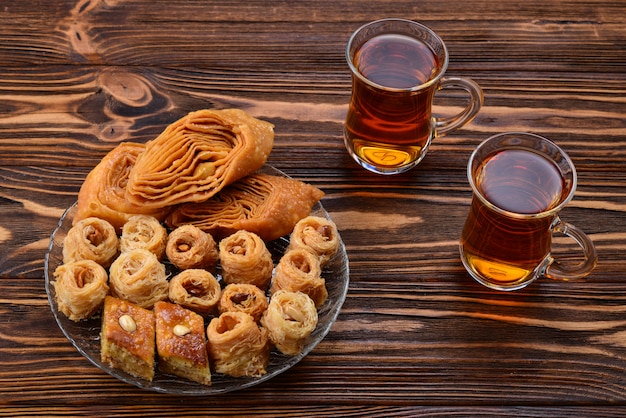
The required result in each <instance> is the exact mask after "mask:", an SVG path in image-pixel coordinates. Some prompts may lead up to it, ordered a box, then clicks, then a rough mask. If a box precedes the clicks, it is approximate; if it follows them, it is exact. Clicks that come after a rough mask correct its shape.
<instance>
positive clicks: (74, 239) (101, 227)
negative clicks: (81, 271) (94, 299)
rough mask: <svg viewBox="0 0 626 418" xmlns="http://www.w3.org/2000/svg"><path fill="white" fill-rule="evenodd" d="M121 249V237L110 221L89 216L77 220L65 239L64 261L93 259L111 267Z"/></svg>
mask: <svg viewBox="0 0 626 418" xmlns="http://www.w3.org/2000/svg"><path fill="white" fill-rule="evenodd" d="M118 250H119V239H118V238H117V233H116V232H115V228H113V225H111V224H110V223H109V222H107V221H105V220H103V219H99V218H94V217H89V218H86V219H83V220H81V221H80V222H77V223H76V224H75V225H74V226H72V227H71V228H70V230H69V231H68V232H67V235H66V236H65V238H64V239H63V262H64V263H69V262H71V261H79V260H93V261H95V262H96V263H98V264H100V265H101V266H103V267H109V265H110V264H111V262H112V261H113V259H114V258H115V256H116V255H117V253H118Z"/></svg>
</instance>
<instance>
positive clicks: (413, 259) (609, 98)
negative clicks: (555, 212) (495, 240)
mask: <svg viewBox="0 0 626 418" xmlns="http://www.w3.org/2000/svg"><path fill="white" fill-rule="evenodd" d="M382 17H403V18H408V19H413V20H417V21H421V22H423V23H425V24H427V25H428V26H430V27H431V28H433V29H434V30H435V31H437V32H438V33H439V34H440V35H441V36H442V38H443V39H444V40H445V42H446V44H447V46H448V49H449V53H450V66H449V69H448V73H447V74H448V75H459V76H469V77H472V78H473V79H475V80H476V81H477V82H479V83H480V84H481V85H482V87H483V88H484V92H485V105H484V108H483V109H482V110H481V112H480V113H479V116H478V117H477V118H476V119H475V120H474V121H473V122H472V123H471V124H470V125H468V126H467V127H465V128H464V129H462V130H460V131H458V132H456V133H454V134H451V135H449V136H447V137H444V138H441V139H437V140H436V142H435V143H434V145H433V146H432V148H431V150H430V152H429V154H428V156H427V157H426V159H425V160H424V161H423V162H422V163H421V164H420V165H419V166H418V167H417V168H416V169H414V170H412V171H410V172H409V173H406V174H403V175H398V176H393V177H388V176H378V175H374V174H371V173H369V172H366V171H365V170H363V169H361V168H360V167H358V166H357V165H356V163H354V162H353V161H352V160H351V159H350V157H349V156H348V154H347V152H346V151H345V149H344V145H343V140H342V124H343V118H344V116H345V112H346V109H347V102H348V99H349V95H350V74H349V71H348V68H347V65H346V63H345V58H344V48H345V45H346V42H347V40H348V37H349V36H350V34H351V33H352V32H353V31H354V30H355V29H356V28H358V27H359V26H360V25H361V24H363V23H365V22H368V21H371V20H375V19H378V18H382ZM625 51H626V2H623V1H608V2H607V1H591V0H587V1H583V0H573V1H557V0H548V1H543V0H531V1H523V2H520V1H515V2H514V1H507V0H505V1H501V2H492V1H479V0H468V1H464V2H458V1H456V0H438V1H407V0H397V1H393V2H382V1H380V2H376V1H369V2H366V1H362V2H359V1H342V0H332V1H328V0H321V1H319V0H318V1H293V2H291V1H290V2H287V1H262V0H259V1H230V2H226V1H210V0H206V1H205V0H202V1H183V0H178V1H176V0H175V1H156V2H154V1H145V0H131V1H123V0H91V1H89V0H82V1H78V2H72V1H61V0H56V1H26V0H19V1H18V0H4V1H3V2H2V4H0V219H1V220H2V221H1V223H0V242H1V245H2V252H1V253H0V275H1V277H0V353H1V359H0V364H1V367H0V402H1V405H2V406H1V409H0V411H1V414H2V415H3V416H25V415H30V414H33V415H34V414H37V413H39V414H46V415H50V416H55V415H56V416H68V415H73V416H76V415H81V414H84V415H105V414H106V415H108V416H111V415H115V414H119V415H124V416H152V417H157V416H159V417H164V416H192V415H195V414H196V413H197V414H231V415H246V414H249V415H256V416H262V415H265V416H274V415H279V414H285V415H287V414H290V416H314V415H318V416H330V415H339V416H355V415H380V416H392V415H405V414H406V415H413V416H416V415H429V414H433V415H434V414H441V415H446V416H449V415H463V416H467V415H472V414H480V415H509V414H510V415H513V414H515V415H524V416H590V415H595V416H619V415H622V414H623V413H624V412H625V411H624V409H623V407H624V406H625V405H626V262H625V261H624V254H625V250H626V233H625V232H624V231H626V213H625V212H626V152H625V151H624V148H625V147H626V99H625V97H626V52H625ZM458 99H459V97H457V96H456V95H455V94H454V93H453V92H448V93H446V94H441V95H440V96H438V99H437V109H436V110H437V112H439V113H440V114H446V112H449V113H451V112H454V111H455V110H457V109H458V108H459V106H460V105H461V104H462V103H460V102H459V100H458ZM224 107H237V108H241V109H244V110H246V111H248V112H249V113H250V114H252V115H254V116H256V117H258V118H262V119H265V120H268V121H271V122H272V123H274V124H275V125H276V128H275V130H276V141H275V146H274V149H273V152H272V154H271V156H270V158H269V161H268V163H269V164H271V165H273V166H274V167H276V168H278V169H280V170H282V171H284V172H285V173H287V174H289V175H291V176H293V177H295V178H297V179H300V180H303V181H306V182H310V183H312V184H314V185H316V186H318V187H320V188H321V189H323V190H324V191H325V192H326V196H325V197H324V199H323V200H322V203H323V205H324V207H325V208H326V209H327V210H328V212H329V213H330V215H331V216H332V218H333V219H334V220H335V221H336V223H337V225H338V227H339V230H340V232H341V235H342V237H343V240H344V242H345V244H346V248H347V252H348V255H349V258H350V286H349V292H348V296H347V299H346V301H345V304H344V306H343V309H342V311H341V313H340V315H339V317H338V319H337V321H336V323H335V325H334V326H333V328H332V329H331V331H330V333H329V334H328V335H327V337H326V338H325V339H324V340H323V341H322V342H321V343H320V344H319V345H318V346H317V347H316V349H315V350H314V351H313V352H312V353H311V354H310V355H308V356H307V357H306V358H305V359H303V360H302V361H301V362H300V363H299V364H298V365H296V366H295V367H293V368H292V369H291V370H289V371H287V372H285V373H283V374H281V375H279V376H278V377H276V378H274V379H271V380H270V381H268V382H265V383H263V384H260V385H258V386H255V387H252V388H250V389H245V390H241V391H238V392H233V393H229V394H225V395H221V396H212V397H182V396H174V395H163V394H157V393H153V392H150V391H145V390H142V389H139V388H136V387H134V386H130V385H127V384H125V383H122V382H121V381H119V380H117V379H115V378H113V377H111V376H109V375H108V374H106V373H105V372H103V371H101V370H100V369H98V368H96V367H94V366H93V365H91V363H89V362H88V361H87V360H86V359H85V358H83V357H82V356H81V355H80V354H79V353H78V352H77V351H76V350H75V349H74V347H73V346H72V345H71V344H70V342H68V340H67V339H66V338H65V337H64V336H63V334H62V332H61V331H60V329H59V328H58V326H57V324H56V322H55V320H54V317H53V315H52V313H51V310H50V307H49V304H48V300H47V297H46V292H45V288H44V254H45V252H46V248H47V246H48V242H49V235H50V233H51V232H52V230H53V228H54V227H55V225H56V224H57V222H58V219H59V217H60V216H61V214H62V213H63V211H64V209H65V208H67V207H68V206H69V205H71V204H72V203H73V202H74V201H75V200H76V195H77V192H78V189H79V187H80V185H81V183H82V181H83V179H84V178H85V176H86V174H87V173H88V172H89V171H90V170H91V168H93V167H94V166H95V165H96V164H97V163H98V161H99V160H100V159H101V158H102V156H103V155H104V154H105V153H106V152H107V151H109V150H110V149H112V148H113V147H114V146H115V145H116V144H118V143H119V142H121V141H138V142H145V141H147V140H149V139H151V138H154V137H155V136H156V135H157V134H158V133H160V132H161V131H162V130H163V129H164V127H165V126H166V125H167V124H169V123H171V122H173V121H174V120H176V119H178V118H179V117H181V116H182V115H184V114H186V113H187V112H189V111H192V110H197V109H201V108H224ZM504 131H529V132H534V133H537V134H541V135H544V136H546V137H548V138H550V139H552V140H553V141H554V142H556V143H557V144H558V145H560V146H561V147H562V148H564V149H565V150H566V151H567V152H568V153H569V155H570V156H571V157H572V159H573V161H574V163H575V164H576V167H577V169H578V172H579V185H578V191H577V193H576V196H575V198H574V200H573V201H572V202H571V204H569V206H568V207H567V208H566V209H565V211H564V212H563V217H564V218H565V219H567V220H568V221H570V222H572V223H574V224H576V225H578V226H580V227H581V228H583V229H584V230H585V231H586V232H587V233H588V234H589V235H590V236H591V238H592V239H593V240H594V242H595V243H596V246H597V248H598V252H599V256H600V261H599V264H598V267H597V269H596V270H595V271H594V272H593V273H592V274H591V275H590V276H589V277H588V279H587V280H584V281H576V282H571V283H563V282H553V281H549V280H545V279H544V280H540V281H538V282H535V283H534V284H533V285H531V286H529V287H528V288H526V289H524V290H521V291H517V292H514V293H499V292H495V291H490V290H487V289H486V288H483V287H481V286H480V285H478V284H477V283H475V282H474V281H473V280H471V279H470V278H469V276H468V275H467V274H466V273H465V271H464V269H463V267H462V265H461V262H460V260H459V255H458V248H457V245H458V237H459V233H460V229H461V227H462V225H463V221H464V219H465V216H466V213H467V211H468V205H469V202H470V198H471V191H470V188H469V185H468V183H467V179H466V174H465V167H466V164H467V160H468V157H469V155H470V153H471V152H472V150H473V149H474V147H475V146H476V145H477V144H478V143H480V142H481V141H482V140H483V139H485V138H487V137H489V136H491V135H493V134H496V133H500V132H504ZM556 241H557V243H561V244H562V245H561V247H562V250H561V251H563V252H565V253H566V255H567V254H568V253H570V252H571V253H572V254H575V253H576V249H575V248H573V247H574V246H573V245H569V242H568V241H567V240H564V239H560V240H559V239H557V240H556Z"/></svg>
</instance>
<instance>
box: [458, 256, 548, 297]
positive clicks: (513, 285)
mask: <svg viewBox="0 0 626 418" xmlns="http://www.w3.org/2000/svg"><path fill="white" fill-rule="evenodd" d="M459 250H460V252H461V261H462V262H463V266H464V267H465V270H466V271H467V272H468V273H469V275H470V276H472V278H473V279H474V280H476V281H477V282H478V283H480V284H482V285H483V286H485V287H488V288H490V289H494V290H500V291H505V292H509V291H513V290H519V289H522V288H524V287H526V286H528V285H529V284H531V283H532V282H534V281H535V280H537V279H538V278H539V277H541V276H543V274H544V272H545V270H546V267H547V266H548V264H550V258H549V257H546V260H545V261H544V262H542V263H541V264H540V265H539V266H538V267H536V268H535V269H534V270H532V271H530V270H528V271H527V272H528V273H527V274H526V275H525V276H524V277H522V278H520V279H518V280H512V281H508V282H504V281H503V282H497V281H495V280H489V279H487V278H485V277H484V276H483V275H482V274H481V273H480V272H479V271H477V270H476V266H475V263H472V262H470V261H469V260H468V259H467V257H466V254H465V252H464V251H463V246H460V247H459Z"/></svg>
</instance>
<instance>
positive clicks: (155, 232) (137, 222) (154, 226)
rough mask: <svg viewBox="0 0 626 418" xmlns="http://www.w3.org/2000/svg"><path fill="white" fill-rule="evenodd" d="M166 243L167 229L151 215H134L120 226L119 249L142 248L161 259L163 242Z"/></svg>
mask: <svg viewBox="0 0 626 418" xmlns="http://www.w3.org/2000/svg"><path fill="white" fill-rule="evenodd" d="M166 243H167V230H166V229H165V227H164V226H163V225H161V223H160V222H159V221H158V220H157V219H156V218H155V217H153V216H147V215H135V216H133V217H131V218H130V219H129V220H128V221H127V222H126V223H125V224H124V226H123V227H122V236H121V237H120V251H122V252H124V251H130V250H133V249H136V248H143V249H145V250H148V251H150V252H151V253H153V254H154V255H156V256H157V258H158V259H159V260H161V259H163V255H164V254H165V244H166Z"/></svg>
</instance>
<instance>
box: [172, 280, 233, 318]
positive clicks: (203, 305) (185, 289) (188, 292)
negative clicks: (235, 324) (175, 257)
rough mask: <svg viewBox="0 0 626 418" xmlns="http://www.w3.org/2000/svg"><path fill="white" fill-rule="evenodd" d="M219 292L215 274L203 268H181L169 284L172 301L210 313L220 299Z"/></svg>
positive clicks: (194, 309) (197, 310) (220, 290)
mask: <svg viewBox="0 0 626 418" xmlns="http://www.w3.org/2000/svg"><path fill="white" fill-rule="evenodd" d="M221 292H222V289H221V288H220V284H219V282H218V281H217V279H216V278H215V276H213V275H212V274H211V273H209V272H208V271H206V270H203V269H188V270H183V271H181V272H180V273H178V274H177V275H176V276H174V277H173V278H172V279H171V280H170V284H169V299H170V300H171V301H172V302H174V303H177V304H179V305H180V306H183V307H185V308H188V309H191V310H193V311H196V312H200V313H211V312H212V311H213V310H214V308H215V307H216V306H217V304H218V302H219V301H220V296H221Z"/></svg>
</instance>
